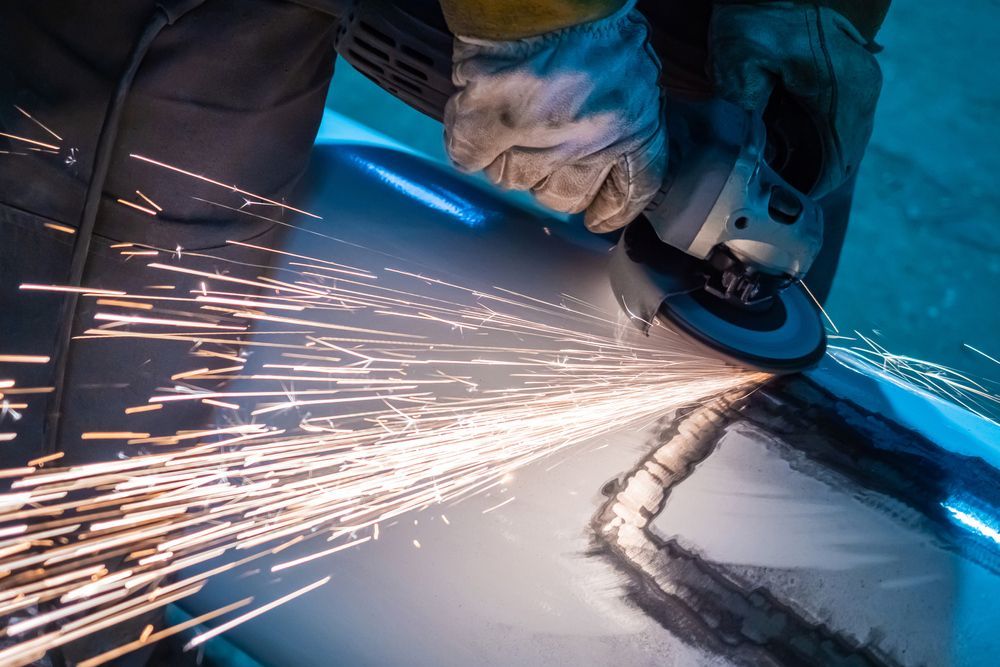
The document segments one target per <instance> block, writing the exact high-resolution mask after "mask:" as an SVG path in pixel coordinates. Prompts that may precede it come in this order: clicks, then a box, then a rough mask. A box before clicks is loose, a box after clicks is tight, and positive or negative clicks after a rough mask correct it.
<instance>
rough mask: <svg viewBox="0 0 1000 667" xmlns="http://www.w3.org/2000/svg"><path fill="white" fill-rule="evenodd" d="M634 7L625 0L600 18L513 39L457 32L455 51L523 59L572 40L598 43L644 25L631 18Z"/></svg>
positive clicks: (633, 1)
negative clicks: (633, 24) (628, 27)
mask: <svg viewBox="0 0 1000 667" xmlns="http://www.w3.org/2000/svg"><path fill="white" fill-rule="evenodd" d="M635 3H636V0H627V1H626V2H624V3H622V4H621V6H620V7H619V8H618V9H617V10H615V11H614V12H613V13H611V14H609V15H607V16H604V17H602V18H598V19H595V20H592V21H586V22H584V23H578V24H574V25H570V26H566V27H562V28H558V29H555V30H549V31H547V32H545V33H543V34H538V35H532V36H528V37H520V38H516V39H500V40H498V39H483V38H481V37H475V36H471V35H465V34H463V33H459V32H457V33H455V43H456V48H462V49H463V51H465V52H466V55H468V51H470V50H471V51H472V52H474V53H475V54H476V55H480V54H481V55H488V56H494V57H496V56H500V57H520V58H526V57H528V56H530V55H531V54H533V53H535V52H537V51H540V50H542V49H544V48H546V47H547V46H550V45H551V44H553V43H555V42H560V41H562V40H565V39H569V38H574V37H586V38H597V39H601V38H603V37H606V36H607V35H608V34H612V33H616V32H620V31H621V30H622V28H623V27H624V26H625V25H626V24H628V23H630V22H633V21H635V20H640V21H644V20H645V19H643V18H642V17H641V15H638V13H635V14H633V10H634V8H635Z"/></svg>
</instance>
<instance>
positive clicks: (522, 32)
mask: <svg viewBox="0 0 1000 667" xmlns="http://www.w3.org/2000/svg"><path fill="white" fill-rule="evenodd" d="M631 4H633V3H631V2H628V1H627V0H546V1H544V2H541V1H540V0H441V10H442V11H443V12H444V16H445V20H446V21H447V23H448V27H449V28H450V29H451V32H452V33H454V34H456V35H466V36H468V37H474V38H478V39H489V40H496V41H508V40H513V39H521V38H524V37H534V36H537V35H543V34H545V33H548V32H552V31H553V30H560V29H562V28H568V27H571V26H574V25H580V24H583V23H589V22H591V21H596V20H599V19H602V18H605V17H607V16H610V15H612V14H614V13H616V12H617V11H618V10H620V9H621V8H622V7H623V6H624V5H631Z"/></svg>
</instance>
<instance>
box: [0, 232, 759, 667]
mask: <svg viewBox="0 0 1000 667" xmlns="http://www.w3.org/2000/svg"><path fill="white" fill-rule="evenodd" d="M261 248H262V249H264V250H266V248H263V247H261ZM276 254H281V253H276ZM188 256H189V254H187V253H186V254H185V258H187V257H188ZM294 259H295V260H302V262H299V263H300V264H308V265H310V266H294V267H291V268H289V269H287V271H288V273H287V276H289V277H287V279H283V280H279V279H277V278H266V277H260V278H257V279H252V280H251V279H243V278H239V277H236V276H231V275H228V274H226V273H225V272H218V273H212V272H206V271H198V270H195V269H190V268H187V267H185V266H167V265H160V264H150V265H149V267H150V268H151V270H154V271H158V270H171V271H174V272H177V273H182V274H187V275H190V276H193V277H194V279H195V280H197V281H199V282H202V283H203V285H202V286H201V289H200V290H197V291H195V292H193V293H192V292H188V293H186V294H180V293H179V292H178V293H176V296H175V295H170V296H163V295H160V296H156V295H153V294H150V291H152V290H154V289H156V288H158V287H162V286H157V285H150V286H147V287H146V288H144V289H141V290H135V291H130V292H124V291H122V292H118V291H112V290H91V289H89V288H76V289H78V290H79V291H80V292H81V293H83V294H84V296H85V298H94V299H95V300H96V299H101V298H103V297H107V296H115V297H119V298H118V299H115V300H116V301H119V302H120V303H121V304H122V307H129V306H128V305H127V304H130V303H132V302H135V303H142V304H148V305H151V306H152V308H150V309H146V310H147V311H151V312H149V316H148V317H147V316H136V315H114V314H111V313H107V312H98V313H96V314H95V315H94V316H93V319H94V320H95V321H99V322H111V323H115V324H123V325H125V324H127V325H129V330H127V331H123V330H110V329H106V330H104V329H94V328H92V329H89V330H87V332H86V335H85V336H83V337H82V338H87V337H92V338H98V339H103V340H110V339H114V338H121V337H129V338H138V339H143V340H145V341H146V342H148V343H149V345H150V346H155V345H157V344H164V343H168V344H174V343H176V342H177V341H184V342H188V343H190V344H192V345H193V348H192V352H191V358H192V359H197V360H198V361H195V362H192V363H190V364H189V365H188V369H187V370H185V369H184V368H177V369H174V371H173V372H172V373H167V374H166V375H167V377H165V378H163V380H164V381H165V382H164V384H167V386H166V387H165V388H164V387H161V388H159V389H157V390H156V391H155V392H152V395H150V396H149V397H148V398H147V401H148V404H147V405H145V406H144V405H137V406H133V407H130V408H127V409H125V412H126V414H127V415H128V416H129V417H131V416H132V415H135V414H136V413H140V414H141V413H144V412H146V411H152V410H157V411H163V412H164V413H166V414H165V416H166V415H167V414H169V411H170V410H173V409H175V408H174V406H177V405H178V404H184V403H186V402H190V401H199V402H201V403H205V404H208V405H213V406H216V407H224V408H227V409H228V410H231V411H239V410H241V409H242V408H243V404H244V403H245V404H246V405H245V407H246V413H245V414H243V415H241V414H240V413H239V412H229V413H227V415H226V418H227V419H231V421H229V422H226V423H224V424H220V425H212V426H209V427H206V428H202V427H203V426H204V425H202V424H187V425H185V424H181V425H180V426H179V428H178V427H175V428H177V430H176V431H173V432H170V431H168V432H165V433H147V432H137V431H133V430H127V429H124V428H122V429H119V428H107V427H111V426H117V424H104V425H103V426H105V428H100V429H94V430H91V431H86V432H84V433H82V434H81V436H80V437H81V438H82V439H84V440H120V441H124V442H125V444H127V445H129V446H133V445H138V446H145V445H151V446H153V449H152V452H151V453H145V452H144V451H143V450H140V449H139V448H137V449H136V450H134V451H133V450H129V455H128V456H125V457H123V458H120V459H115V460H109V461H102V462H98V463H90V464H83V465H71V466H67V467H63V468H59V467H54V466H52V464H53V463H54V462H55V460H54V459H53V460H51V461H40V460H36V461H34V462H33V463H34V464H36V465H33V466H28V467H22V468H20V469H17V470H15V471H0V476H5V477H7V478H9V479H11V480H12V481H11V485H10V486H11V489H10V493H7V494H3V495H0V526H2V527H6V526H27V528H26V529H25V530H24V532H23V533H16V534H12V535H11V536H10V537H9V538H0V571H3V572H6V573H9V574H7V575H6V576H4V577H3V578H2V583H0V605H2V608H3V609H4V612H3V613H6V614H11V613H14V612H17V611H21V610H25V609H30V608H36V607H38V605H44V609H45V610H46V611H45V614H49V616H45V615H44V614H43V615H41V616H40V617H41V619H42V623H41V624H38V625H34V626H32V628H34V629H35V630H37V631H38V633H37V634H35V633H27V629H28V628H27V626H23V625H22V626H14V627H15V628H17V629H20V631H21V634H19V635H18V636H17V641H16V642H15V643H13V644H8V645H7V646H5V647H4V648H2V649H0V663H4V664H6V663H7V662H11V663H18V662H20V663H23V662H25V661H26V660H27V659H28V658H29V657H30V656H33V655H36V654H37V652H38V651H39V650H41V651H44V650H47V649H51V648H55V647H57V646H61V645H63V644H65V643H67V642H70V641H73V640H74V639H76V638H78V637H80V636H83V634H86V633H88V632H91V631H96V630H99V629H101V628H103V627H110V625H114V624H117V623H120V622H122V621H125V620H128V619H130V618H137V617H139V616H141V614H142V613H144V612H145V611H148V610H151V609H156V608H159V607H162V606H164V605H165V604H169V603H170V602H171V601H173V600H179V599H183V598H184V597H187V596H189V595H193V594H194V593H196V592H197V591H198V590H200V589H201V587H202V586H204V585H206V584H207V583H209V582H210V581H212V580H213V579H215V578H217V577H219V576H221V575H222V574H224V573H227V572H230V573H231V572H234V571H236V570H237V568H242V567H243V566H244V565H245V564H247V563H251V562H254V561H258V564H260V563H259V561H260V560H261V559H265V558H273V557H274V556H275V554H277V553H279V552H281V551H283V550H285V549H289V548H290V547H291V546H293V545H294V546H295V547H296V550H297V551H298V550H301V552H300V553H297V554H296V555H295V557H293V558H288V559H286V560H282V561H280V562H270V563H268V564H267V567H261V569H262V570H263V571H270V572H279V571H284V570H287V569H293V568H295V567H300V566H302V565H303V564H305V563H309V562H313V561H315V560H316V559H319V558H323V557H326V556H332V555H333V554H336V553H339V552H340V551H343V550H346V549H350V548H354V547H358V546H361V545H363V544H364V543H366V542H368V541H374V540H376V539H378V536H379V533H380V532H382V531H384V530H388V529H390V528H389V527H390V526H392V525H393V523H394V522H395V521H398V520H399V519H400V517H403V516H404V515H407V514H411V513H415V512H418V511H421V510H424V509H428V508H431V507H443V506H444V505H446V504H447V505H450V504H453V503H455V502H458V501H461V500H464V499H468V498H472V497H474V496H477V495H481V494H488V493H491V492H492V493H495V492H496V491H497V489H498V487H499V486H500V485H503V484H506V483H507V482H509V481H510V480H511V479H512V476H513V474H514V473H515V472H516V471H518V470H520V469H523V468H524V467H526V466H529V465H532V464H534V463H536V462H538V461H541V460H543V459H546V458H549V457H551V456H553V455H554V454H557V453H560V452H567V451H569V450H573V449H574V448H575V449H576V450H577V451H578V452H580V454H581V455H584V454H585V453H586V451H588V448H582V447H579V445H581V444H582V443H586V442H588V441H590V440H592V439H593V438H595V437H600V436H603V435H607V434H608V433H611V432H614V431H618V430H620V429H622V428H626V427H630V426H640V425H643V424H647V423H649V422H650V421H651V420H654V419H655V418H657V417H659V416H660V415H662V414H663V413H664V412H666V411H669V410H671V409H677V408H680V407H683V406H687V405H691V404H693V403H699V402H702V401H705V400H709V399H711V398H713V397H714V396H716V395H718V394H719V393H722V392H726V391H731V390H733V389H736V388H741V387H751V386H754V385H756V384H757V383H760V382H762V381H763V380H765V379H767V377H768V376H766V375H764V374H760V373H753V372H749V371H743V370H740V369H735V368H733V367H731V366H728V365H726V364H724V363H723V362H721V361H717V360H711V359H704V358H700V357H697V356H695V355H693V354H692V352H691V350H690V349H689V348H688V347H687V346H686V344H685V343H683V341H681V340H680V339H678V338H673V337H672V334H669V333H667V332H664V331H661V330H656V331H654V332H653V337H652V338H640V337H639V336H638V335H636V336H634V337H632V338H630V339H623V338H622V336H621V332H620V331H619V329H618V327H617V319H616V317H615V316H614V315H611V314H608V313H604V312H602V311H600V309H597V308H596V307H591V306H588V305H587V304H584V303H576V302H572V303H571V300H569V299H567V300H566V303H569V304H570V305H561V304H556V303H551V302H548V301H544V300H541V299H537V298H535V297H529V296H526V295H521V294H517V293H515V292H511V291H509V290H504V289H501V288H495V289H492V290H479V289H472V288H469V287H466V286H463V285H456V284H453V283H449V282H447V281H444V280H441V279H439V278H436V277H434V276H429V275H423V274H420V275H419V276H418V274H414V273H412V272H408V271H403V270H399V269H391V270H385V271H371V272H369V271H367V270H365V269H357V268H356V267H353V266H350V265H348V264H335V263H333V262H327V260H322V259H317V258H310V257H305V256H295V257H294ZM220 261H222V260H220ZM314 267H323V268H324V269H326V268H331V269H332V268H338V269H343V271H345V272H347V271H350V272H352V275H348V274H346V273H338V272H334V271H331V272H330V274H329V275H327V276H325V277H323V276H316V275H309V276H307V275H306V274H307V271H306V269H309V268H314ZM308 273H315V271H309V272H308ZM290 276H294V277H290ZM281 277H282V278H286V274H281ZM42 287H45V289H49V290H50V291H53V290H52V287H56V288H58V287H59V286H51V287H46V286H42ZM28 289H30V287H29V288H28ZM220 289H228V290H232V291H231V292H221V291H218V290H220ZM54 291H59V290H58V289H55V290H54ZM263 293H266V294H268V295H271V296H267V297H263V296H260V295H261V294H263ZM168 304H169V305H168ZM206 304H215V305H216V306H219V307H223V308H222V312H224V313H225V314H219V315H218V317H217V319H215V320H213V321H212V322H206V321H205V320H204V317H205V314H204V312H203V311H201V310H200V308H202V307H203V306H204V305H206ZM273 304H278V305H287V306H292V307H293V308H294V309H295V310H296V311H297V312H296V316H295V317H294V318H291V317H285V316H283V315H274V314H271V313H263V312H261V311H263V310H265V309H267V308H268V307H273ZM104 305H109V304H104ZM345 305H346V306H347V307H346V308H345ZM163 306H167V307H169V308H170V310H166V311H164V310H161V308H162V307H163ZM179 308H180V309H182V308H187V310H178V309H179ZM276 310H278V311H279V312H282V311H286V310H289V309H284V308H277V309H276ZM359 311H364V312H366V313H367V315H368V316H370V317H369V319H367V320H366V321H365V325H366V326H364V327H361V326H355V324H357V322H355V318H356V317H357V314H358V312H359ZM199 317H200V318H202V319H196V318H199ZM213 317H214V315H213ZM344 322H351V323H352V324H344ZM415 322H416V323H417V324H418V325H419V329H414V328H413V327H414V323H415ZM456 325H461V326H458V327H456ZM163 326H170V327H173V328H177V329H179V331H178V332H176V333H170V334H165V333H161V332H160V331H159V328H160V327H163ZM251 326H252V327H254V328H251ZM277 327H281V329H280V330H277V331H275V330H274V329H276V328H277ZM199 329H200V330H201V331H199ZM206 329H209V330H211V331H208V332H206V331H205V330H206ZM233 332H235V333H237V334H238V335H239V336H240V338H241V340H234V339H233V338H232V336H230V335H229V334H230V333H233ZM208 334H210V335H208ZM251 336H260V337H264V338H266V340H257V339H250V340H243V339H246V338H251ZM260 348H268V349H271V350H274V351H275V352H277V353H279V354H281V355H282V356H283V358H284V359H285V362H283V363H273V361H274V359H273V357H272V358H271V359H270V360H268V359H265V358H261V359H260V361H258V360H257V359H258V357H257V356H255V355H250V354H248V353H247V352H242V353H240V352H241V351H243V350H246V351H250V350H255V349H260ZM206 359H223V360H227V361H229V362H231V363H233V364H236V365H230V366H224V367H221V368H215V369H212V368H210V365H206ZM123 370H124V371H126V372H127V371H128V370H130V369H123ZM171 375H172V376H173V379H172V380H170V383H167V382H166V380H169V379H170V376H171ZM236 378H239V379H241V380H243V381H245V382H246V383H247V385H246V386H244V387H238V388H229V387H227V386H225V384H224V382H225V381H226V380H230V379H236ZM173 383H178V384H176V385H174V384H173ZM303 387H306V388H303ZM314 387H315V388H314ZM470 389H472V390H474V391H473V392H470ZM296 411H298V412H296ZM276 413H284V414H286V415H287V416H288V419H290V420H292V421H295V420H297V422H298V423H297V424H295V425H291V426H288V427H285V426H284V425H282V427H280V428H279V427H278V426H277V425H276V424H270V423H268V422H266V421H262V422H260V423H257V422H255V421H254V420H258V419H260V420H264V419H265V418H266V417H267V416H271V415H275V414H276ZM240 417H244V418H245V419H240ZM283 419H284V417H283ZM246 420H249V422H248V421H246ZM161 421H164V420H161ZM166 421H169V420H166ZM43 464H48V465H46V467H44V468H39V467H37V466H39V465H43ZM56 465H59V464H56ZM514 499H515V498H514V497H513V496H512V497H510V498H506V499H504V501H503V502H502V503H499V504H497V505H495V506H494V507H492V508H488V509H487V510H484V513H487V512H490V511H493V510H495V509H498V508H500V507H502V506H504V505H506V504H507V503H510V502H513V501H514ZM440 517H441V520H442V522H443V523H445V524H446V525H450V522H449V521H448V519H447V517H446V516H445V515H444V514H440ZM368 530H370V534H365V532H363V531H368ZM53 531H57V532H56V533H54V532H53ZM60 531H61V532H60ZM358 534H361V535H364V536H363V537H356V535H358ZM319 537H322V538H324V539H326V540H327V541H332V542H334V544H333V546H330V547H322V548H321V547H319V546H317V544H322V540H320V539H317V538H319ZM4 539H6V541H3V540H4ZM414 547H415V548H420V543H419V541H414ZM369 548H370V547H369ZM123 555H124V556H125V558H122V556H123ZM196 565H197V566H199V567H197V568H193V567H192V566H196ZM94 568H97V569H94ZM84 572H88V573H89V574H86V575H84V574H83V573H84ZM192 572H197V573H195V574H192ZM168 575H170V576H168ZM67 577H68V578H67ZM321 581H322V583H325V580H321ZM322 583H320V582H316V583H315V584H311V585H310V586H314V587H318V586H319V585H322ZM151 589H152V592H150V590H151ZM309 590H312V588H310V587H306V588H304V589H300V590H299V591H296V592H294V593H292V594H289V595H287V596H284V597H282V598H278V599H277V600H275V601H273V602H271V603H267V604H264V605H262V606H255V607H253V608H252V609H251V610H249V611H247V612H246V613H243V614H242V615H239V616H236V617H233V618H230V619H229V620H223V622H222V623H221V624H220V625H218V626H216V627H215V628H214V629H212V630H209V631H207V632H204V633H202V634H200V635H198V636H197V637H196V638H195V640H193V642H195V643H192V644H191V646H196V645H198V644H200V643H203V642H204V641H207V640H208V639H210V638H211V637H213V636H216V635H217V634H219V633H221V632H225V631H226V630H228V629H230V628H231V627H235V625H238V624H239V623H242V622H245V621H246V620H249V619H251V618H254V617H256V616H258V615H260V614H262V613H264V612H265V611H267V610H268V609H270V608H273V606H277V605H279V604H284V603H285V602H287V601H290V600H291V599H293V598H294V597H297V596H298V595H302V594H305V593H306V592H308V591H309ZM248 604H249V603H248ZM235 609H236V607H233V608H232V609H231V611H232V610H235ZM22 617H24V616H23V615H21V616H19V618H22ZM30 618H31V619H33V620H34V619H38V618H39V616H34V617H30ZM213 618H216V617H213ZM218 618H226V616H224V615H220V616H218ZM55 621H59V622H55ZM175 627H178V626H175ZM43 628H46V629H43ZM171 630H172V629H171V628H167V629H165V630H162V631H159V632H153V633H152V634H150V635H149V636H148V637H147V638H146V639H147V641H149V642H152V641H156V639H157V638H158V637H161V636H168V635H166V634H163V633H169V632H170V631H171ZM136 641H138V640H135V639H133V640H132V641H130V642H128V643H125V644H123V645H122V646H121V647H118V648H116V649H112V650H111V651H109V652H105V653H103V654H102V655H101V656H95V657H94V658H93V660H94V661H97V660H98V659H100V661H106V660H111V659H113V657H114V656H116V655H121V654H122V652H128V651H129V650H135V648H136V643H135V642H136ZM100 661H98V662H91V663H88V664H100Z"/></svg>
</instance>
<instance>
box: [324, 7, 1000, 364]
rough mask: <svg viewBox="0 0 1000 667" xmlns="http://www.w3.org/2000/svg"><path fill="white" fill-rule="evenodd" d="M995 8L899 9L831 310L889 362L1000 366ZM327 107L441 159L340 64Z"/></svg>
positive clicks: (396, 107) (413, 125) (432, 139)
mask: <svg viewBox="0 0 1000 667" xmlns="http://www.w3.org/2000/svg"><path fill="white" fill-rule="evenodd" d="M997 25H1000V3H997V2H996V1H995V0H955V1H954V2H949V3H926V2H918V0H897V1H896V2H895V3H893V8H892V10H891V12H890V14H889V18H888V20H887V22H886V24H885V27H884V29H883V31H882V33H881V35H880V37H879V41H880V42H881V43H882V44H883V45H884V46H885V50H884V51H883V52H882V54H881V55H880V56H879V59H880V61H881V64H882V68H883V72H884V75H885V86H884V90H883V94H882V100H881V105H880V108H879V112H878V118H877V123H876V127H875V135H874V137H873V140H872V145H871V147H870V149H869V154H868V157H867V159H866V162H865V164H864V166H863V169H862V172H861V175H860V181H859V185H858V192H857V198H856V203H855V212H854V219H853V222H852V226H851V229H850V232H849V234H848V237H847V243H846V247H845V249H844V254H843V260H842V265H841V270H840V275H839V277H838V280H837V283H836V285H835V286H834V290H833V293H832V295H831V297H830V300H829V304H828V306H829V312H830V314H831V316H832V317H833V318H834V319H835V320H836V322H837V324H838V326H840V327H841V328H842V329H847V330H851V329H856V330H858V331H861V332H862V333H865V334H866V335H870V334H872V333H873V332H874V333H875V334H876V335H878V336H880V342H881V343H882V344H883V345H884V346H885V347H887V348H888V349H890V350H891V351H893V352H896V353H899V354H907V355H911V356H914V357H920V358H924V359H928V360H932V361H935V362H938V363H943V364H947V365H950V366H953V367H956V368H959V369H962V370H966V371H970V372H972V373H974V374H977V375H980V376H985V377H987V378H993V379H997V378H1000V369H998V368H997V366H996V365H995V364H993V363H992V362H990V361H988V360H986V359H985V358H983V357H981V356H979V355H977V354H975V353H973V352H970V351H969V350H967V349H965V348H964V347H963V343H969V344H971V345H974V346H976V347H978V348H979V349H981V350H983V351H985V352H987V353H989V354H991V355H993V356H994V357H1000V337H998V335H997V331H998V330H1000V308H998V305H1000V302H998V299H997V296H996V294H995V292H994V290H995V289H996V286H997V284H998V281H1000V234H998V233H997V231H996V223H997V220H998V218H1000V216H998V213H1000V194H998V192H997V188H996V174H997V173H1000V132H998V130H997V128H996V118H997V115H998V112H1000V94H998V91H1000V71H998V68H996V67H995V66H991V65H990V63H991V62H992V61H994V60H995V49H994V29H995V26H997ZM328 106H329V107H330V108H332V109H334V110H336V111H340V112H342V113H344V114H345V115H347V116H349V117H352V118H355V119H357V120H359V121H361V122H363V123H365V124H367V125H369V126H371V127H373V128H375V129H377V130H379V131H381V132H383V133H385V134H387V135H389V136H391V137H393V138H395V139H398V140H400V141H402V142H404V143H407V144H409V145H411V146H413V147H414V148H416V149H418V150H420V151H423V152H425V153H427V154H428V155H431V156H433V157H438V158H441V159H443V158H444V152H443V149H442V146H441V138H440V135H441V129H440V126H439V125H438V124H437V123H435V122H433V121H431V120H429V119H427V118H425V117H423V116H421V115H420V114H418V113H417V112H415V111H412V110H411V109H409V108H408V107H406V105H404V104H403V103H401V102H399V101H397V100H395V99H393V98H391V97H390V96H389V95H387V94H385V93H383V92H382V91H381V90H380V89H378V88H377V87H376V86H375V85H374V84H372V83H370V82H368V81H367V80H366V79H364V78H363V77H361V76H360V75H359V74H358V73H357V72H355V71H353V70H352V69H351V68H350V66H348V65H347V64H346V63H343V62H342V63H340V65H339V67H338V71H337V75H336V76H335V77H334V86H333V88H332V92H331V95H330V98H329V101H328Z"/></svg>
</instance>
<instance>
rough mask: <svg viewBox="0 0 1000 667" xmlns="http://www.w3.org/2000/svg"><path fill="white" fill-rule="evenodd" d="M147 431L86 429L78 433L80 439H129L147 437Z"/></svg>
mask: <svg viewBox="0 0 1000 667" xmlns="http://www.w3.org/2000/svg"><path fill="white" fill-rule="evenodd" d="M148 437H149V434H148V433H136V432H134V431H88V432H86V433H81V434H80V439H81V440H129V439H132V438H148Z"/></svg>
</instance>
